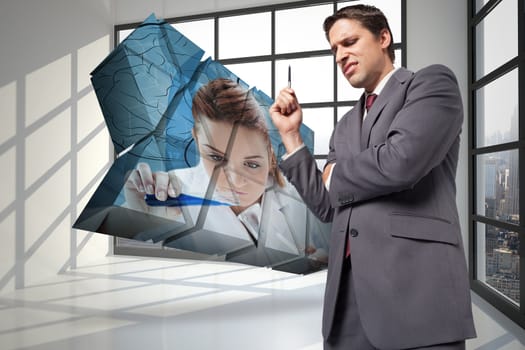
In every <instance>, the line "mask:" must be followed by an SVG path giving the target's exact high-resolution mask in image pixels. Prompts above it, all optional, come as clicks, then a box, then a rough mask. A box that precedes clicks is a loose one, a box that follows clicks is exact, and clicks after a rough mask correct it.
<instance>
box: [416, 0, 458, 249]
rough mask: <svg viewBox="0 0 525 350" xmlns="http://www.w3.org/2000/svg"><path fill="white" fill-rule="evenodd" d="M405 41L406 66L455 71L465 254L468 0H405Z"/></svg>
mask: <svg viewBox="0 0 525 350" xmlns="http://www.w3.org/2000/svg"><path fill="white" fill-rule="evenodd" d="M422 14H428V15H422ZM406 41H407V53H406V57H407V68H409V69H411V70H414V71H415V70H418V69H420V68H422V67H424V66H427V65H429V64H433V63H441V64H445V65H446V66H448V67H449V68H450V69H452V71H453V72H454V73H455V74H456V77H457V79H458V82H459V88H460V90H461V96H462V98H463V109H464V113H465V118H464V120H463V132H462V135H461V146H460V151H459V164H458V171H457V176H456V185H457V196H456V199H457V205H458V211H459V218H460V224H461V231H462V233H463V242H464V243H465V254H468V244H467V243H468V153H467V152H468V142H467V141H468V140H467V137H468V120H467V119H468V113H467V111H468V109H467V107H468V106H467V102H468V100H467V97H468V94H467V93H468V91H467V88H468V85H467V84H468V75H467V73H468V60H467V57H468V56H467V55H468V37H467V0H465V1H457V0H445V1H432V0H408V1H407V40H406Z"/></svg>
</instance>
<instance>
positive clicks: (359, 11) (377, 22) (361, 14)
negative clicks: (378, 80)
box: [323, 5, 396, 62]
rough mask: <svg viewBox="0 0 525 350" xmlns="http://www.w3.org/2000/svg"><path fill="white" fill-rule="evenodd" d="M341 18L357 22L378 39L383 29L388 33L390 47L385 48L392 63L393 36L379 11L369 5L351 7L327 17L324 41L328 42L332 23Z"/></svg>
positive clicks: (393, 56) (324, 27) (386, 21)
mask: <svg viewBox="0 0 525 350" xmlns="http://www.w3.org/2000/svg"><path fill="white" fill-rule="evenodd" d="M343 18H346V19H353V20H356V21H358V22H359V23H361V25H362V26H363V27H365V28H366V29H368V31H370V32H371V33H372V34H374V36H376V37H379V35H380V34H381V31H382V30H383V29H387V30H388V33H390V45H389V46H388V48H387V49H388V55H389V56H390V59H391V60H392V62H394V59H395V57H396V56H395V53H394V36H393V35H392V31H391V30H390V26H389V25H388V20H387V19H386V17H385V15H384V14H383V12H381V10H380V9H378V8H377V7H375V6H370V5H352V6H346V7H343V8H341V9H339V10H338V11H337V12H336V13H334V14H333V15H331V16H328V17H327V18H326V19H325V20H324V23H323V29H324V32H325V35H326V39H328V40H329V36H328V32H330V29H331V28H332V26H333V25H334V23H335V22H337V21H338V20H340V19H343Z"/></svg>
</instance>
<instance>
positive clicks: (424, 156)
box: [330, 65, 463, 207]
mask: <svg viewBox="0 0 525 350" xmlns="http://www.w3.org/2000/svg"><path fill="white" fill-rule="evenodd" d="M409 84H410V86H409V87H408V88H407V90H406V98H405V102H404V103H403V106H402V107H401V109H400V110H399V112H398V113H397V114H396V115H395V117H394V119H393V121H392V123H391V125H390V127H389V129H388V132H387V133H386V137H385V139H384V141H381V142H377V143H375V144H370V146H369V148H367V149H365V150H363V151H362V152H360V153H357V154H354V155H351V156H348V157H346V156H344V155H343V157H338V159H337V166H336V167H335V168H334V171H333V173H332V179H331V184H330V199H331V203H332V206H333V207H338V206H342V205H347V204H350V203H351V204H355V203H358V202H360V201H365V200H369V199H373V198H376V197H379V196H384V195H389V194H392V193H395V192H400V191H403V190H406V189H411V188H413V187H414V186H415V185H416V184H417V183H418V182H419V181H420V180H421V179H422V178H423V177H424V176H425V175H427V174H428V173H429V172H430V171H431V170H432V169H433V168H434V167H436V166H438V165H439V164H440V163H441V162H443V161H444V159H445V157H446V156H447V153H448V152H449V151H450V149H451V147H452V145H453V144H454V142H457V140H458V138H459V134H460V132H461V125H462V122H463V108H462V102H461V96H460V93H459V88H458V85H457V81H456V78H455V76H454V74H453V73H452V71H450V70H449V69H448V68H446V67H444V66H441V65H434V66H430V67H427V68H425V69H422V70H421V71H419V72H418V73H416V74H415V76H414V78H413V79H412V80H411V81H410V82H409ZM379 118H381V116H379ZM331 147H332V146H331ZM335 147H336V149H335V151H337V144H336V145H335ZM334 158H335V156H334Z"/></svg>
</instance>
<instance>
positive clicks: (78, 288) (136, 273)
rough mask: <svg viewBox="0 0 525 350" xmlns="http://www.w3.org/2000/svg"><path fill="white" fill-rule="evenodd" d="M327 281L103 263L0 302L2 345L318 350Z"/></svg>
mask: <svg viewBox="0 0 525 350" xmlns="http://www.w3.org/2000/svg"><path fill="white" fill-rule="evenodd" d="M325 279H326V272H318V273H314V274H311V275H307V276H298V275H293V274H288V273H283V272H278V271H273V270H269V269H265V268H256V267H253V266H246V265H239V264H232V263H216V262H214V263H212V262H200V261H192V260H167V259H143V258H134V257H108V258H107V259H105V260H104V261H103V262H101V263H100V264H95V265H92V266H85V267H81V268H77V269H75V270H73V271H69V272H67V273H66V274H63V275H60V276H57V278H56V279H54V280H53V281H48V282H47V283H41V284H39V285H35V286H31V287H27V288H25V289H21V290H18V291H16V292H14V293H10V294H8V295H2V296H0V348H1V349H2V350H10V349H34V350H37V349H38V350H44V349H53V350H61V349H75V350H77V349H89V350H93V349H97V350H105V349H108V350H109V349H111V350H118V349H127V350H132V349H140V350H143V349H181V350H187V349H188V350H191V349H199V350H201V349H217V350H218V349H228V350H232V349H250V350H256V349H275V350H280V349H283V350H293V349H301V350H319V349H322V339H321V332H320V329H321V310H322V298H323V291H324V281H325Z"/></svg>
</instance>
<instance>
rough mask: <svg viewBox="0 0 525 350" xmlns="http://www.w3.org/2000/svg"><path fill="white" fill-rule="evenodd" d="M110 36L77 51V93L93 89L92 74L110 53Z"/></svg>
mask: <svg viewBox="0 0 525 350" xmlns="http://www.w3.org/2000/svg"><path fill="white" fill-rule="evenodd" d="M109 45H110V44H109V35H106V36H103V37H102V38H100V39H98V40H95V41H93V42H91V43H89V44H87V45H85V46H83V47H81V48H80V49H78V50H77V62H78V65H77V74H78V78H77V91H78V92H80V91H81V90H82V89H85V88H87V87H91V80H90V73H91V72H92V71H93V69H95V67H96V66H98V64H99V63H100V62H102V60H103V59H104V57H105V56H106V55H107V53H108V48H109Z"/></svg>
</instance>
